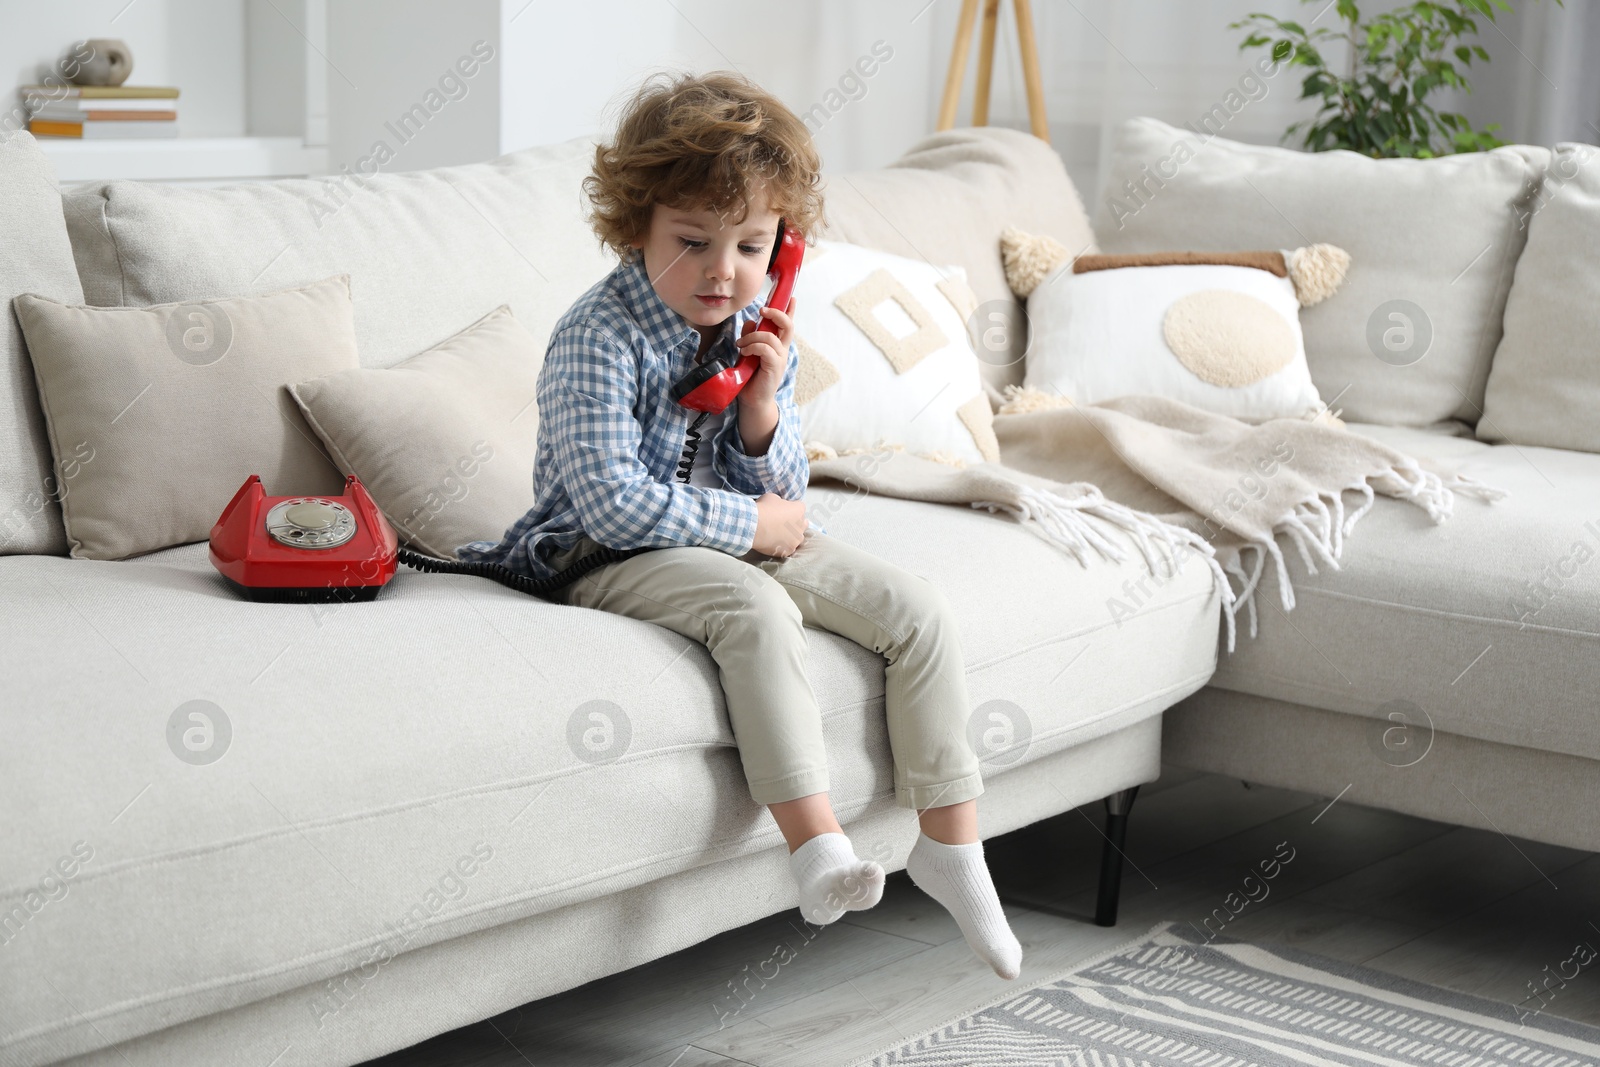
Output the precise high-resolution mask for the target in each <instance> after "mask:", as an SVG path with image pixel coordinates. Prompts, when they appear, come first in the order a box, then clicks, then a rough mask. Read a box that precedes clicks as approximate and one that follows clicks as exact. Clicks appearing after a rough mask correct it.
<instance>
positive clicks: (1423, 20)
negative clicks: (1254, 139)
mask: <svg viewBox="0 0 1600 1067" xmlns="http://www.w3.org/2000/svg"><path fill="white" fill-rule="evenodd" d="M1562 2H1563V0H1556V3H1558V4H1560V3H1562ZM1301 3H1317V4H1319V5H1323V10H1326V6H1327V4H1328V0H1301ZM1334 6H1335V7H1336V8H1337V12H1338V18H1339V19H1340V20H1341V21H1342V22H1343V24H1344V25H1343V28H1342V29H1334V28H1332V27H1329V26H1315V27H1311V28H1308V27H1306V26H1303V25H1301V24H1300V23H1298V22H1296V21H1294V20H1293V19H1281V18H1278V17H1276V16H1274V15H1268V14H1263V13H1261V12H1253V13H1252V14H1250V15H1249V16H1247V17H1246V18H1243V19H1240V20H1239V21H1237V22H1231V23H1229V24H1228V28H1229V29H1241V28H1248V29H1249V31H1250V33H1249V36H1247V37H1246V38H1245V39H1244V40H1243V41H1242V42H1240V44H1239V50H1240V51H1244V50H1245V49H1247V48H1259V47H1262V46H1263V45H1265V46H1268V47H1269V48H1270V49H1271V54H1272V58H1273V59H1274V60H1275V61H1276V62H1279V63H1283V62H1287V63H1288V65H1290V66H1300V67H1306V68H1308V69H1309V73H1308V74H1307V75H1306V76H1305V80H1304V81H1302V82H1301V93H1300V97H1301V99H1305V98H1307V97H1320V98H1321V100H1322V106H1321V108H1319V109H1318V111H1317V113H1316V115H1315V116H1313V117H1312V118H1310V119H1306V120H1303V121H1300V122H1296V123H1293V124H1292V125H1290V127H1289V128H1288V129H1287V130H1285V131H1284V135H1283V139H1284V140H1288V139H1289V137H1291V136H1292V135H1294V134H1295V133H1296V132H1297V131H1300V130H1304V131H1305V133H1304V137H1303V139H1302V142H1303V145H1304V147H1305V148H1307V149H1309V150H1310V151H1313V152H1323V151H1327V150H1328V149H1331V148H1346V149H1349V150H1350V151H1352V152H1361V153H1363V154H1365V155H1369V156H1374V157H1384V156H1436V155H1448V154H1450V153H1452V152H1479V151H1484V150H1486V149H1490V148H1496V147H1499V146H1500V145H1503V144H1505V143H1506V142H1505V141H1502V140H1500V139H1499V138H1498V137H1496V136H1495V135H1494V131H1495V130H1497V129H1499V128H1500V124H1499V123H1490V124H1488V125H1487V126H1485V127H1484V128H1483V129H1481V130H1474V129H1473V128H1472V124H1471V123H1470V122H1468V121H1467V118H1466V116H1465V115H1461V114H1457V113H1455V112H1450V111H1437V110H1435V109H1434V107H1433V105H1432V104H1430V103H1429V102H1428V97H1429V95H1430V94H1431V93H1433V92H1434V91H1435V90H1438V89H1460V90H1462V91H1463V92H1468V93H1470V92H1471V91H1472V87H1471V86H1470V85H1469V84H1468V83H1467V79H1466V74H1465V71H1466V68H1467V67H1469V66H1471V65H1472V62H1473V60H1474V59H1477V60H1481V61H1483V62H1485V63H1487V62H1488V61H1489V53H1488V52H1487V51H1485V50H1484V48H1483V46H1482V45H1479V44H1475V43H1468V42H1467V40H1466V39H1467V38H1471V37H1475V36H1476V35H1477V33H1478V23H1477V21H1476V19H1477V18H1479V17H1482V18H1487V19H1488V20H1489V21H1490V22H1493V21H1494V19H1495V11H1496V9H1498V10H1500V11H1507V12H1509V11H1510V10H1511V5H1510V4H1509V3H1507V0H1417V2H1415V3H1410V4H1405V5H1403V6H1401V7H1398V8H1395V9H1394V10H1392V11H1386V12H1383V13H1381V14H1377V15H1373V16H1371V17H1369V18H1367V19H1365V20H1363V19H1362V17H1361V12H1360V10H1359V8H1358V7H1357V6H1356V0H1336V2H1335V4H1334ZM1321 13H1322V12H1321V11H1319V12H1318V17H1320V16H1321ZM1316 21H1317V19H1315V18H1314V19H1312V22H1316ZM1333 41H1344V42H1347V43H1348V45H1349V62H1348V65H1347V68H1346V70H1345V71H1344V72H1342V73H1341V72H1338V71H1335V70H1333V69H1332V68H1331V67H1329V65H1328V62H1327V60H1326V59H1325V58H1324V57H1323V54H1322V49H1323V47H1324V46H1326V45H1327V44H1328V43H1330V42H1333ZM1458 61H1459V64H1460V65H1459V66H1458V65H1457V63H1458Z"/></svg>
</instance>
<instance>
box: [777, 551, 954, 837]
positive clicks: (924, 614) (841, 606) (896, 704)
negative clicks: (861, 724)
mask: <svg viewBox="0 0 1600 1067" xmlns="http://www.w3.org/2000/svg"><path fill="white" fill-rule="evenodd" d="M745 558H747V559H749V560H751V561H752V562H754V563H755V564H756V566H758V567H759V568H760V569H761V570H763V571H765V572H766V573H767V574H770V575H771V576H772V577H773V578H774V579H776V580H777V581H778V583H779V584H781V585H782V586H783V587H784V588H786V589H787V590H788V591H789V596H790V597H792V598H793V599H794V602H795V603H796V604H797V605H798V606H799V608H800V614H801V616H802V618H803V619H804V620H805V622H806V623H807V624H809V625H812V626H817V627H820V628H822V629H825V630H829V631H832V632H833V633H836V634H839V635H841V636H843V637H848V638H850V640H852V641H854V642H856V643H857V644H859V645H862V646H863V647H865V648H870V649H872V650H873V651H875V652H877V653H879V654H880V655H882V656H884V657H885V658H886V659H887V660H888V665H887V666H886V668H885V670H884V678H885V688H886V692H885V694H884V705H885V712H886V716H887V721H888V727H889V746H890V749H891V751H892V753H893V757H894V782H895V797H896V800H897V802H898V803H899V804H900V806H901V807H908V808H917V809H922V808H933V807H944V806H946V805H951V804H959V803H961V802H962V801H966V800H971V799H973V798H975V797H977V796H978V795H980V794H981V793H982V792H983V782H982V778H981V776H980V774H979V765H978V757H977V754H976V753H975V752H974V751H973V749H972V744H971V742H970V741H969V740H968V738H967V720H968V718H969V716H970V715H971V712H972V707H971V704H970V701H969V697H968V695H967V678H966V665H965V662H964V661H963V659H962V654H961V640H960V633H959V630H958V628H957V624H956V620H955V616H954V612H953V610H952V609H951V607H950V603H949V601H948V600H947V599H946V598H945V596H944V594H943V593H942V592H941V591H940V590H939V588H938V587H937V586H935V585H933V584H932V583H931V582H929V581H927V580H926V579H924V578H922V577H920V576H918V575H916V574H912V573H911V572H910V571H907V570H905V569H903V568H901V567H898V566H896V565H894V564H892V563H890V562H888V561H887V560H884V559H882V558H880V557H878V556H874V555H873V554H872V553H870V552H867V551H865V550H864V549H860V548H857V547H855V546H854V545H851V544H849V543H848V542H845V541H841V540H839V539H838V538H835V537H832V536H830V535H828V534H819V533H816V532H815V531H807V533H806V537H805V540H804V541H802V542H801V544H800V547H799V548H798V549H797V550H796V551H795V553H794V554H793V555H792V556H789V557H787V558H784V559H778V558H775V557H772V556H765V555H761V554H760V553H756V552H752V553H750V554H749V555H747V556H746V557H745Z"/></svg>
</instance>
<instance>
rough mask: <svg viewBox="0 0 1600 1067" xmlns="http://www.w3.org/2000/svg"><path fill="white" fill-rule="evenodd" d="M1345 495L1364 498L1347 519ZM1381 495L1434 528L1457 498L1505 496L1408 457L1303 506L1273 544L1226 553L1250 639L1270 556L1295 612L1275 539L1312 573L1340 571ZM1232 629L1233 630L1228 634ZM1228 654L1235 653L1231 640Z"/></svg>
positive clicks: (1282, 596) (1280, 524) (1285, 600)
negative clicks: (1408, 506) (1321, 568)
mask: <svg viewBox="0 0 1600 1067" xmlns="http://www.w3.org/2000/svg"><path fill="white" fill-rule="evenodd" d="M1347 492H1358V493H1360V494H1361V497H1362V499H1361V504H1360V506H1358V507H1357V508H1356V509H1355V510H1353V511H1351V512H1349V513H1348V514H1347V513H1346V512H1345V507H1344V494H1345V493H1347ZM1378 492H1382V493H1383V494H1384V495H1385V496H1391V497H1394V498H1395V499H1396V500H1404V501H1407V502H1409V503H1412V504H1415V505H1416V506H1417V507H1419V508H1422V509H1423V510H1424V511H1426V512H1427V513H1428V517H1429V518H1430V519H1432V520H1433V522H1434V523H1435V524H1436V525H1437V524H1439V523H1443V522H1444V521H1445V520H1446V519H1448V518H1449V517H1450V515H1451V513H1452V511H1453V510H1454V507H1455V494H1456V493H1470V494H1471V495H1473V496H1476V497H1479V498H1480V499H1482V500H1485V501H1488V502H1490V503H1493V502H1494V501H1497V500H1502V499H1504V498H1505V496H1506V491H1505V490H1504V489H1499V488H1497V487H1495V486H1492V485H1486V484H1485V483H1483V482H1480V481H1478V480H1477V479H1476V478H1472V477H1469V476H1468V475H1465V474H1452V475H1449V476H1448V477H1441V476H1440V475H1437V474H1435V473H1433V472H1432V471H1429V470H1424V469H1423V468H1422V467H1421V466H1419V465H1418V464H1417V463H1416V461H1415V460H1412V459H1409V458H1407V459H1406V460H1405V461H1404V462H1401V463H1397V464H1395V465H1394V466H1393V467H1391V468H1389V469H1388V470H1385V471H1380V472H1379V473H1377V474H1375V475H1372V476H1371V477H1370V478H1363V479H1362V480H1360V481H1358V482H1354V483H1352V484H1350V485H1346V486H1344V487H1342V488H1341V489H1340V490H1339V491H1338V492H1337V493H1319V494H1317V495H1315V496H1313V497H1311V498H1309V499H1307V500H1302V501H1300V502H1299V503H1297V504H1295V506H1294V507H1293V508H1292V509H1291V510H1290V512H1289V513H1288V514H1287V515H1285V516H1283V518H1281V519H1279V520H1278V521H1277V522H1276V523H1274V524H1273V527H1272V530H1273V534H1274V537H1273V538H1272V539H1271V540H1255V541H1250V542H1248V543H1246V544H1244V545H1242V546H1240V548H1239V549H1238V550H1237V551H1235V552H1230V553H1226V554H1225V555H1226V558H1225V559H1224V560H1223V566H1224V568H1225V570H1226V571H1227V573H1229V574H1231V575H1233V576H1234V577H1236V578H1238V579H1239V592H1238V593H1237V594H1235V598H1234V605H1233V610H1234V611H1235V612H1237V611H1238V610H1239V609H1240V608H1244V609H1246V610H1247V611H1248V612H1249V616H1250V636H1251V637H1252V638H1253V637H1255V636H1256V589H1257V587H1258V586H1259V584H1260V582H1261V575H1262V572H1263V570H1264V569H1265V566H1266V561H1267V559H1268V557H1271V559H1272V561H1273V564H1274V566H1275V568H1276V570H1277V575H1278V593H1279V600H1280V601H1281V602H1282V604H1283V610H1284V611H1285V612H1289V611H1292V610H1293V609H1294V604H1295V599H1294V589H1293V588H1292V586H1291V584H1290V581H1289V568H1288V567H1287V566H1285V564H1284V559H1283V552H1282V551H1281V550H1280V549H1279V548H1278V543H1277V538H1276V535H1277V534H1279V533H1285V534H1288V536H1289V538H1290V540H1291V541H1292V542H1293V543H1294V546H1295V548H1296V549H1297V550H1298V551H1299V553H1300V559H1301V561H1302V562H1304V563H1305V565H1306V572H1307V573H1308V574H1316V573H1317V562H1318V560H1320V561H1321V562H1323V563H1325V564H1327V565H1328V567H1329V568H1331V569H1333V570H1339V569H1340V568H1339V558H1340V557H1341V556H1342V555H1343V554H1344V539H1345V537H1346V536H1348V535H1349V533H1350V531H1352V530H1353V529H1355V525H1356V523H1357V522H1359V521H1360V519H1361V517H1362V516H1363V515H1365V514H1366V513H1367V512H1368V511H1370V510H1372V505H1373V503H1374V501H1375V500H1376V499H1377V496H1376V494H1377V493H1378ZM1247 550H1253V551H1254V552H1255V557H1254V565H1253V566H1252V567H1251V569H1250V570H1249V572H1248V573H1247V572H1246V571H1245V568H1244V559H1243V557H1244V553H1245V552H1246V551H1247ZM1313 556H1314V557H1315V558H1313ZM1233 630H1234V628H1233V626H1231V625H1230V626H1229V633H1230V635H1231V634H1232V633H1233ZM1228 651H1229V652H1232V651H1233V642H1232V640H1231V636H1230V640H1229V643H1228Z"/></svg>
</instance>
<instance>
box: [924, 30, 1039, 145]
mask: <svg viewBox="0 0 1600 1067" xmlns="http://www.w3.org/2000/svg"><path fill="white" fill-rule="evenodd" d="M1011 2H1012V4H1013V6H1015V7H1016V9H1017V44H1018V46H1019V47H1020V49H1021V51H1022V77H1023V81H1024V82H1025V83H1026V84H1027V88H1028V123H1029V125H1030V126H1031V127H1032V129H1033V135H1034V136H1035V137H1037V138H1039V140H1041V141H1046V142H1048V141H1049V140H1050V127H1049V124H1048V123H1046V121H1045V115H1044V83H1043V81H1042V79H1041V78H1040V77H1039V49H1038V45H1037V44H1036V42H1035V40H1034V36H1033V4H1032V0H1011ZM999 20H1000V0H983V37H982V39H981V40H980V41H979V42H978V81H977V84H976V85H974V86H973V89H972V124H973V125H974V126H987V125H989V82H990V79H991V76H992V75H993V74H994V34H995V29H996V28H997V27H996V24H997V23H998V22H999ZM977 21H978V0H961V21H960V22H958V23H957V24H956V43H955V47H954V48H953V49H952V50H951V52H950V72H949V73H948V74H947V75H946V76H945V79H944V97H943V98H942V99H941V100H940V101H939V123H938V125H937V126H936V127H935V129H940V130H948V129H950V128H951V127H953V126H954V125H955V124H956V106H957V105H958V104H959V103H960V102H961V82H962V80H963V79H964V78H966V76H967V52H968V51H969V50H970V49H971V47H972V27H973V25H974V24H975V23H976V22H977Z"/></svg>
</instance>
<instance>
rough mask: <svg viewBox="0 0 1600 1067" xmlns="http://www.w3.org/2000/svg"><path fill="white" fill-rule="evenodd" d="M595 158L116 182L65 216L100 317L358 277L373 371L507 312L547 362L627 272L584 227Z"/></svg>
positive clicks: (523, 155) (527, 157)
mask: <svg viewBox="0 0 1600 1067" xmlns="http://www.w3.org/2000/svg"><path fill="white" fill-rule="evenodd" d="M592 152H593V145H592V144H591V143H589V142H588V141H586V140H583V139H575V140H572V141H567V142H565V143H562V144H556V145H548V146H541V147H537V148H528V149H524V150H522V151H520V152H513V153H510V154H508V155H504V156H500V157H497V158H495V159H492V160H488V161H487V162H482V163H469V164H464V165H461V166H454V167H439V168H435V169H432V170H421V171H409V172H404V173H398V174H383V173H381V172H380V173H375V174H372V175H370V176H363V175H355V176H350V175H345V176H339V177H332V178H290V179H280V180H277V181H267V182H245V183H240V184H236V185H227V186H221V187H216V188H195V187H189V186H182V185H163V184H157V183H146V182H132V181H111V182H102V183H97V184H94V185H90V186H87V187H84V188H81V189H76V190H72V191H70V192H68V193H67V194H66V195H65V196H64V197H63V198H62V202H63V206H64V207H65V210H66V216H67V229H68V233H69V235H70V236H71V239H72V248H73V254H74V255H75V256H76V257H77V264H78V273H79V275H80V277H81V278H82V280H83V291H84V295H85V296H86V297H87V298H88V302H89V303H91V304H98V305H101V306H134V307H142V306H148V305H151V304H165V303H176V302H185V301H196V300H207V299H214V298H221V297H231V296H243V295H247V294H255V293H265V292H271V291H273V290H276V289H284V288H288V287H291V286H299V285H305V284H307V283H309V282H315V281H319V280H321V279H323V278H327V277H330V276H332V275H335V274H346V273H347V274H349V275H350V280H351V288H352V299H353V300H354V303H355V325H356V343H357V345H358V346H359V347H360V352H361V365H362V366H364V367H389V366H393V365H394V364H396V363H399V362H401V361H402V360H405V359H408V358H410V357H411V356H414V355H416V354H417V353H419V352H421V351H423V350H424V349H427V348H430V347H432V346H433V345H435V344H437V343H439V342H440V341H442V340H444V339H445V338H447V337H450V336H451V335H453V334H455V333H456V332H457V331H459V330H461V329H462V328H464V327H466V326H468V325H470V324H471V323H473V322H476V321H477V320H478V319H481V318H482V317H483V316H484V315H486V314H488V313H489V312H490V311H493V310H494V309H495V308H496V307H498V306H500V305H501V304H510V305H511V311H512V313H513V314H514V315H515V316H516V317H517V319H518V320H519V321H520V322H521V323H522V324H523V325H524V326H526V327H527V328H528V329H529V331H531V332H532V333H533V334H534V336H535V338H536V339H537V340H538V342H539V348H540V349H541V350H542V349H543V348H544V344H545V341H546V339H547V337H548V335H549V329H550V327H551V325H553V324H554V323H555V320H556V319H557V318H558V317H560V315H561V313H562V312H563V311H565V310H566V309H567V308H568V306H570V305H571V304H572V302H573V301H574V300H575V299H577V297H578V296H579V295H580V294H582V293H583V291H584V290H585V289H587V288H588V287H589V286H591V285H593V284H594V282H595V281H597V280H598V279H599V278H601V277H602V276H603V275H605V273H606V272H607V271H608V270H610V269H611V266H612V265H613V262H614V261H612V260H610V259H608V257H607V255H606V254H605V253H604V252H603V250H602V248H601V246H600V244H599V242H598V241H597V240H596V238H595V236H594V233H593V231H592V230H590V228H589V227H588V225H587V224H586V223H585V222H584V221H583V212H582V206H581V203H580V197H581V188H580V183H581V182H582V180H583V177H584V175H585V174H587V173H588V171H589V164H590V160H591V153H592Z"/></svg>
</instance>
